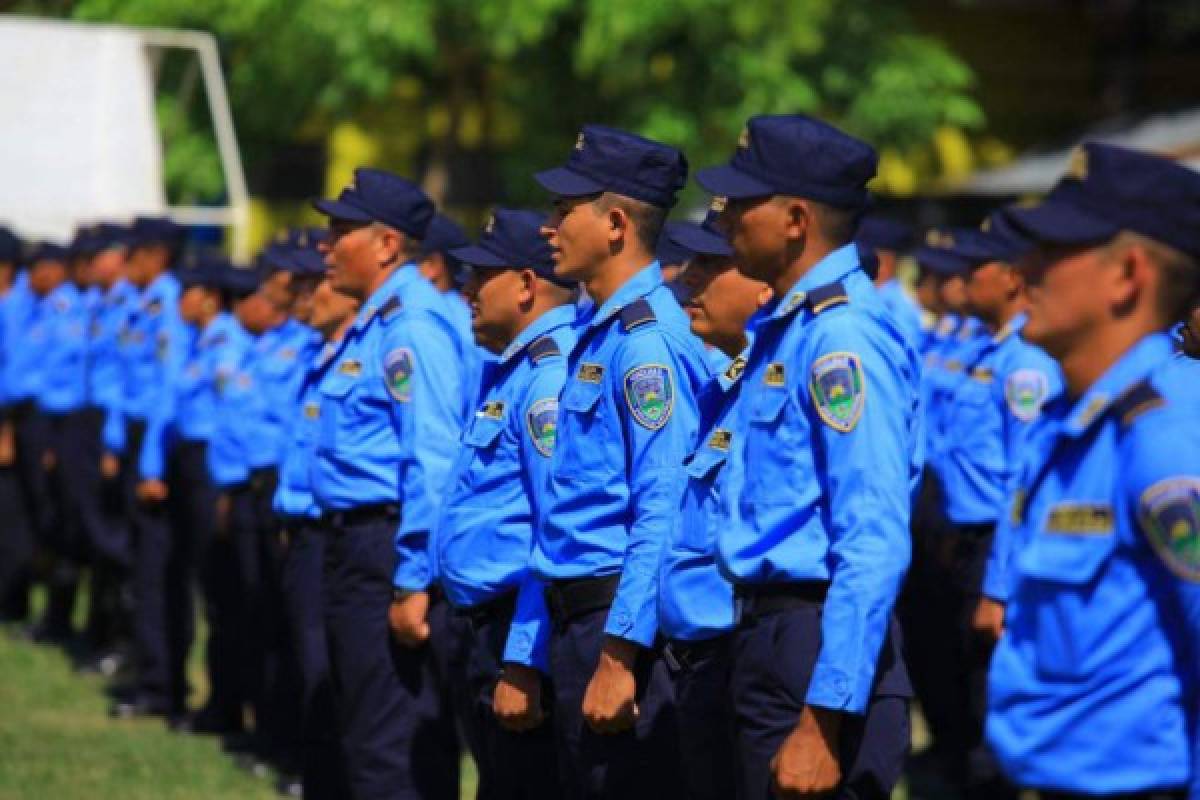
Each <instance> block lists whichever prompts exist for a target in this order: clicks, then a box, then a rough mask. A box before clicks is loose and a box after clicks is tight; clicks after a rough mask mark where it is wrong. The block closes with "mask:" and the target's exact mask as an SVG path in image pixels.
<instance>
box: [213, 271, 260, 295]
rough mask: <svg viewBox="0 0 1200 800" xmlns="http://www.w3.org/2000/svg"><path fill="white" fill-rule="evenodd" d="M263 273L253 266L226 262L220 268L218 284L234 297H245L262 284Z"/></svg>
mask: <svg viewBox="0 0 1200 800" xmlns="http://www.w3.org/2000/svg"><path fill="white" fill-rule="evenodd" d="M262 281H263V273H262V270H261V269H256V268H254V267H241V266H238V265H236V264H233V263H226V264H224V265H223V266H222V268H221V276H220V280H219V286H220V288H221V289H223V290H224V291H226V292H229V293H230V294H232V295H234V296H235V297H245V296H247V295H251V294H254V292H256V291H258V287H259V286H260V285H261V284H262Z"/></svg>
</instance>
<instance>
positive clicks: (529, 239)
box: [450, 208, 575, 287]
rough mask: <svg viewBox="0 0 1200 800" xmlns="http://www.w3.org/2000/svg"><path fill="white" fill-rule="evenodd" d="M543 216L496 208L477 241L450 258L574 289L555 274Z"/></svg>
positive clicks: (541, 214)
mask: <svg viewBox="0 0 1200 800" xmlns="http://www.w3.org/2000/svg"><path fill="white" fill-rule="evenodd" d="M545 222H546V215H545V214H544V213H542V212H540V211H531V210H528V209H520V208H497V209H496V210H495V211H494V212H493V213H492V216H491V217H490V218H489V219H488V221H487V223H486V224H484V226H483V232H482V233H480V235H479V241H478V242H477V243H476V244H473V245H467V246H466V247H456V248H454V249H453V250H451V251H450V255H452V256H453V257H454V258H457V259H458V260H459V261H461V262H463V263H464V264H468V265H470V266H474V267H484V268H491V269H497V268H499V269H531V270H533V271H534V272H535V273H536V274H537V275H538V277H540V278H545V279H546V280H548V281H552V282H554V283H557V284H558V285H559V286H568V287H570V286H574V285H575V283H574V282H573V281H566V280H564V279H562V278H560V277H559V276H558V275H556V274H555V273H554V248H552V247H551V246H550V243H549V242H547V241H546V239H545V237H543V236H542V234H541V230H542V225H544V224H545Z"/></svg>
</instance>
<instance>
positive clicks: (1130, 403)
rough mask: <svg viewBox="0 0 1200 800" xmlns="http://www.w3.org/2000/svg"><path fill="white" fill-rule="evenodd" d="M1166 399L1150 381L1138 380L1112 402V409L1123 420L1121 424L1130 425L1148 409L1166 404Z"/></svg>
mask: <svg viewBox="0 0 1200 800" xmlns="http://www.w3.org/2000/svg"><path fill="white" fill-rule="evenodd" d="M1166 402H1167V401H1166V399H1165V398H1164V397H1163V396H1162V395H1161V394H1159V391H1158V390H1157V389H1155V388H1154V386H1152V385H1151V384H1150V381H1148V380H1143V381H1138V382H1137V383H1135V384H1134V385H1133V386H1131V387H1129V389H1127V390H1126V391H1125V393H1124V394H1122V395H1121V396H1120V397H1118V398H1117V399H1116V400H1114V401H1113V403H1112V409H1113V411H1114V412H1116V414H1117V416H1118V417H1119V418H1120V420H1121V425H1123V426H1125V427H1129V426H1130V425H1132V424H1133V422H1134V420H1136V419H1137V418H1138V417H1140V416H1142V415H1143V414H1145V413H1146V412H1148V411H1153V410H1154V409H1156V408H1159V407H1160V406H1162V405H1164V404H1165V403H1166Z"/></svg>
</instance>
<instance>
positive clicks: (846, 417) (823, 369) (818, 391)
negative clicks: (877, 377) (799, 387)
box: [809, 351, 867, 433]
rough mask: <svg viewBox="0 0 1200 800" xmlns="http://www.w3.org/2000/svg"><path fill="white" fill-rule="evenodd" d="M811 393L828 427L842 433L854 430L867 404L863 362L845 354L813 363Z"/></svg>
mask: <svg viewBox="0 0 1200 800" xmlns="http://www.w3.org/2000/svg"><path fill="white" fill-rule="evenodd" d="M809 392H810V393H811V394H812V401H813V405H814V406H816V409H817V414H818V415H819V416H820V417H821V420H822V421H823V422H824V423H825V424H826V425H828V426H829V427H831V428H833V429H834V430H835V431H841V432H842V433H849V432H850V431H852V430H854V426H855V425H857V424H858V420H859V418H860V417H862V412H863V408H864V407H865V406H866V404H867V382H866V375H865V374H863V368H862V359H860V358H859V357H858V355H857V354H856V353H849V352H846V351H841V352H837V353H830V354H828V355H825V356H821V357H820V358H818V359H817V360H816V361H814V362H813V365H812V375H811V378H810V381H809Z"/></svg>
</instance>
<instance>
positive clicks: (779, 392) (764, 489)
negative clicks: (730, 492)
mask: <svg viewBox="0 0 1200 800" xmlns="http://www.w3.org/2000/svg"><path fill="white" fill-rule="evenodd" d="M788 404H789V397H788V391H787V390H786V389H783V388H779V389H764V390H763V391H760V392H758V393H757V394H756V395H755V396H754V397H753V398H751V399H750V413H749V422H750V424H749V429H748V430H747V431H746V443H745V447H746V462H745V463H746V467H745V470H746V488H747V494H748V495H749V496H751V497H752V498H753V499H754V503H755V504H760V503H761V504H765V505H775V504H779V503H790V502H792V501H793V499H794V498H793V495H792V494H791V493H790V491H787V487H789V486H790V485H791V484H792V483H793V482H794V481H795V480H796V474H795V468H796V464H797V458H798V457H799V455H800V453H801V452H803V451H804V450H806V449H807V448H809V447H810V442H809V441H808V439H807V430H808V429H807V426H804V425H802V424H801V423H799V422H798V421H796V420H792V419H791V418H790V412H789V411H788ZM800 429H803V432H804V434H805V435H804V437H801V435H800V434H801V430H800ZM802 438H803V440H802Z"/></svg>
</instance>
